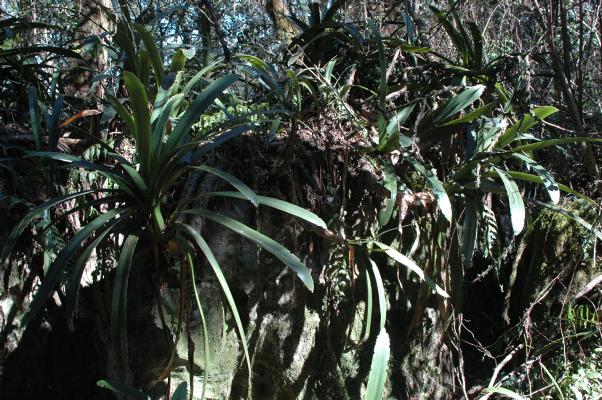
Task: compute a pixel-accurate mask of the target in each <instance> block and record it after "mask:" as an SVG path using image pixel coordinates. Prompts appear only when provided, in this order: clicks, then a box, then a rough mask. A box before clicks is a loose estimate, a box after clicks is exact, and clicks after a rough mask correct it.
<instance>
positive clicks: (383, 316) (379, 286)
mask: <svg viewBox="0 0 602 400" xmlns="http://www.w3.org/2000/svg"><path fill="white" fill-rule="evenodd" d="M368 263H369V264H370V272H372V278H373V279H374V284H375V285H376V295H377V297H378V309H379V313H380V324H379V327H380V329H381V330H382V329H384V328H385V322H386V321H387V298H386V297H385V286H384V285H383V280H382V278H381V277H380V272H379V271H378V266H377V265H376V263H375V262H374V261H372V260H371V259H368Z"/></svg>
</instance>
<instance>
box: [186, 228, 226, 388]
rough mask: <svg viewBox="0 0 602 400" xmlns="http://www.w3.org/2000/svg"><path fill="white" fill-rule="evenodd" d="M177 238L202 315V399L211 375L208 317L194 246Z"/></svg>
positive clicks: (200, 314)
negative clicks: (184, 256)
mask: <svg viewBox="0 0 602 400" xmlns="http://www.w3.org/2000/svg"><path fill="white" fill-rule="evenodd" d="M176 240H177V241H178V243H179V244H180V246H181V247H182V249H185V253H186V261H187V262H188V266H189V268H190V278H191V279H192V281H191V283H192V291H193V292H194V300H195V301H196V306H197V309H198V310H199V316H200V317H201V329H202V332H203V353H204V354H203V362H204V363H205V368H203V389H202V390H201V400H204V399H205V392H206V390H207V383H208V381H209V380H208V377H209V367H210V361H209V331H208V329H207V319H206V318H205V312H204V311H203V304H202V303H201V298H200V297H199V290H198V288H197V284H196V278H195V272H194V269H195V266H196V265H195V262H194V261H193V259H192V256H193V254H194V251H193V250H192V248H191V247H190V245H189V244H188V241H187V240H186V239H185V238H184V237H182V236H179V235H177V236H176ZM233 312H234V311H233ZM174 354H175V353H174Z"/></svg>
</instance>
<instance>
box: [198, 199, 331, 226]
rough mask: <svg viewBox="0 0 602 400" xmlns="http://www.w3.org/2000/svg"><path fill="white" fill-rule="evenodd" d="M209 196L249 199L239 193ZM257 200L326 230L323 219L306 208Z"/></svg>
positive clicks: (278, 201) (277, 200)
mask: <svg viewBox="0 0 602 400" xmlns="http://www.w3.org/2000/svg"><path fill="white" fill-rule="evenodd" d="M207 195H208V196H223V197H232V198H235V199H241V200H244V199H247V197H246V196H244V195H243V194H241V193H239V192H211V193H207ZM255 198H256V199H257V203H258V204H259V205H263V206H267V207H271V208H275V209H276V210H280V211H282V212H285V213H287V214H290V215H293V216H295V217H298V218H301V219H302V220H305V221H307V222H309V223H311V224H314V225H316V226H319V227H320V228H324V229H326V223H325V222H324V221H323V220H322V218H320V217H318V216H317V215H316V214H314V213H312V212H311V211H308V210H306V209H304V208H301V207H299V206H297V205H295V204H292V203H289V202H287V201H284V200H279V199H275V198H273V197H266V196H255Z"/></svg>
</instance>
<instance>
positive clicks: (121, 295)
mask: <svg viewBox="0 0 602 400" xmlns="http://www.w3.org/2000/svg"><path fill="white" fill-rule="evenodd" d="M138 239H139V237H138V236H137V235H134V234H131V235H129V236H128V237H127V238H126V239H125V241H124V242H123V246H122V247H121V254H120V255H119V260H118V262H117V271H116V272H115V283H114V284H113V296H112V300H111V344H112V347H113V351H114V352H115V355H116V357H117V360H118V365H119V367H120V368H127V365H128V364H127V363H128V347H127V317H126V314H127V292H128V281H129V279H130V270H131V267H132V258H133V257H134V251H135V250H136V245H137V244H138Z"/></svg>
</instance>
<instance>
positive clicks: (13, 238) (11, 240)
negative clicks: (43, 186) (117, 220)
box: [0, 190, 107, 263]
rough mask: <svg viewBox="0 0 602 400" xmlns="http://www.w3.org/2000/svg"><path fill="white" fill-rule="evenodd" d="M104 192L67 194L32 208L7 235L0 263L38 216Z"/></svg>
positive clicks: (89, 191) (86, 191) (88, 191)
mask: <svg viewBox="0 0 602 400" xmlns="http://www.w3.org/2000/svg"><path fill="white" fill-rule="evenodd" d="M106 191H107V190H84V191H82V192H77V193H71V194H68V195H65V196H58V197H54V198H52V199H50V200H48V201H47V202H45V203H43V204H40V205H39V206H36V207H34V208H32V209H31V211H29V212H28V213H27V214H26V215H25V216H24V217H23V218H21V221H19V223H18V224H17V226H15V227H14V228H13V230H12V231H11V232H10V234H9V235H8V238H6V240H5V242H4V246H3V247H2V254H1V255H0V262H2V263H4V262H6V259H7V258H8V256H9V255H10V252H11V251H12V249H13V247H14V246H15V243H16V242H17V240H18V239H19V236H21V233H23V230H24V229H25V228H26V227H27V225H29V224H30V223H31V222H32V221H33V220H34V219H35V218H36V217H37V216H38V215H40V214H41V213H43V212H44V211H46V210H48V209H50V208H52V207H54V206H55V205H57V204H60V203H64V202H66V201H69V200H72V199H75V198H78V197H82V196H85V195H87V194H91V193H99V192H106Z"/></svg>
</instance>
